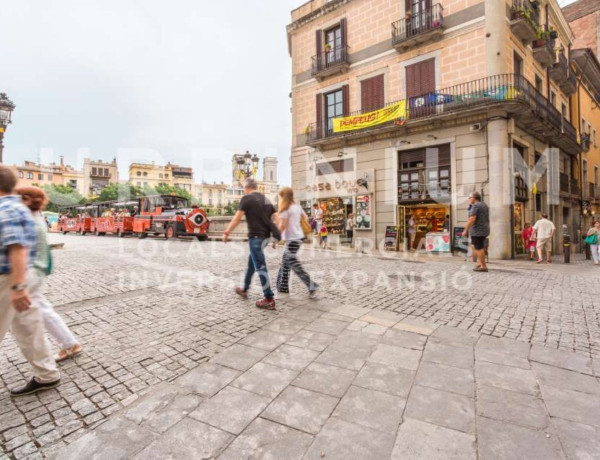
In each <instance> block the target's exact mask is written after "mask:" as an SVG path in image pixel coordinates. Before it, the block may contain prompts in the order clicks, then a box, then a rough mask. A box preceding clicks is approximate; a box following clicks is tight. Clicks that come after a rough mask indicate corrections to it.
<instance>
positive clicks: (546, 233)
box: [533, 219, 556, 239]
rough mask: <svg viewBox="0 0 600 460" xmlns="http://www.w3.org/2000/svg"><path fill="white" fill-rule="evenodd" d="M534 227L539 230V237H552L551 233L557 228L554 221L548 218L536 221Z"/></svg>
mask: <svg viewBox="0 0 600 460" xmlns="http://www.w3.org/2000/svg"><path fill="white" fill-rule="evenodd" d="M533 229H534V230H535V231H536V232H537V237H538V239H544V238H550V235H551V234H552V232H553V231H554V230H556V227H555V226H554V224H553V223H552V221H550V220H548V219H540V220H538V221H537V222H536V223H535V225H534V226H533Z"/></svg>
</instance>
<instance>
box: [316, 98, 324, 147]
mask: <svg viewBox="0 0 600 460" xmlns="http://www.w3.org/2000/svg"><path fill="white" fill-rule="evenodd" d="M322 132H323V95H322V94H317V137H318V138H321V137H322V136H321V134H322Z"/></svg>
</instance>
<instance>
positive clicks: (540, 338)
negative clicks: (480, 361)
mask: <svg viewBox="0 0 600 460" xmlns="http://www.w3.org/2000/svg"><path fill="white" fill-rule="evenodd" d="M52 240H53V242H64V243H65V248H64V249H62V250H58V251H56V255H55V259H56V261H55V262H56V264H55V266H56V273H55V274H53V275H52V276H51V277H49V279H48V283H47V285H46V287H45V290H46V293H47V296H48V298H49V299H50V300H51V301H52V302H53V303H54V304H55V305H56V306H57V310H58V311H59V312H60V313H61V314H62V315H63V317H64V318H65V320H66V321H67V323H68V324H69V326H70V327H71V328H72V330H73V332H74V333H75V334H76V335H77V336H78V337H79V338H80V339H81V342H82V344H83V345H84V348H85V353H84V354H83V355H81V356H80V357H77V358H76V359H74V360H72V361H71V362H67V363H64V364H62V365H61V369H62V371H63V380H62V384H61V386H60V387H59V388H58V389H56V390H51V391H48V392H46V393H44V394H41V395H39V396H31V397H26V398H21V399H19V400H15V401H12V400H11V399H10V398H9V397H8V395H7V390H6V387H12V386H14V385H15V384H20V383H22V382H23V381H24V379H25V378H26V377H27V376H28V375H29V374H28V373H29V367H28V364H27V363H26V362H24V360H23V358H22V357H21V355H20V353H19V352H18V350H17V349H16V347H15V345H14V343H13V342H12V341H11V339H10V336H9V337H7V338H6V339H5V341H4V342H3V343H2V348H1V349H0V446H1V450H0V458H2V457H3V456H4V455H9V456H10V457H14V458H25V457H28V456H30V457H31V458H39V457H42V456H48V455H51V454H52V453H53V452H55V451H56V450H57V449H60V448H62V447H64V446H65V445H66V444H69V443H72V442H73V441H74V440H76V439H77V438H79V437H80V436H81V435H82V434H83V433H84V432H85V431H86V430H87V429H89V428H93V427H95V426H96V425H97V424H99V423H101V422H102V421H103V420H105V419H106V417H108V416H109V415H110V414H112V413H114V412H117V411H120V410H122V409H123V408H124V407H126V406H128V405H129V404H132V403H133V402H134V401H135V400H136V399H137V398H138V397H140V396H142V395H143V394H144V393H146V392H148V391H149V390H150V389H151V388H153V387H156V386H159V385H166V384H165V383H161V382H172V381H174V380H175V379H177V378H178V377H180V376H182V375H184V374H186V373H187V372H188V371H189V370H190V369H193V368H195V367H197V366H198V365H199V364H200V363H202V362H204V361H206V360H207V359H208V358H210V357H212V356H214V355H215V354H216V353H217V352H219V351H221V350H224V349H226V348H228V347H230V346H231V345H233V344H234V343H236V342H237V341H239V340H240V339H243V338H244V337H246V336H247V335H248V334H250V333H252V332H254V331H258V330H259V329H260V328H261V327H263V326H265V325H267V324H268V323H270V322H271V321H273V320H274V319H276V318H277V317H278V315H280V314H285V312H287V311H288V310H290V309H292V308H296V307H297V306H298V305H304V304H305V303H306V302H307V298H306V295H305V293H304V288H303V287H301V286H299V285H298V283H297V280H294V282H293V285H292V290H293V291H296V292H295V293H294V292H293V293H294V295H292V296H291V297H288V296H283V297H282V298H281V299H278V307H279V311H278V312H263V311H258V310H256V309H255V308H252V307H251V306H249V303H248V302H246V301H244V300H242V299H239V298H237V297H236V296H235V294H232V287H233V286H234V285H236V284H239V283H238V281H239V279H240V277H241V276H242V274H243V271H244V268H245V264H246V258H247V255H246V252H245V247H246V246H245V244H242V243H234V244H229V245H224V244H223V243H220V242H207V243H198V242H196V241H194V242H191V241H164V240H154V239H151V238H148V239H146V240H143V241H140V240H137V239H131V238H124V239H117V238H112V237H94V236H85V237H78V236H75V235H66V236H63V235H52ZM387 256H388V255H387V254H377V253H376V254H372V255H357V254H353V253H348V252H341V253H334V252H323V251H319V250H316V251H312V250H310V249H309V248H306V249H305V250H304V253H303V255H302V258H303V260H305V262H306V267H307V269H308V270H309V271H310V272H311V273H312V274H313V275H315V277H316V278H317V279H318V280H319V282H320V283H321V284H322V285H323V286H324V287H327V289H323V290H322V292H321V293H320V295H319V299H320V302H326V303H327V304H328V305H346V306H349V305H350V306H356V307H362V308H368V309H373V308H374V309H375V310H377V311H379V310H389V311H393V312H394V313H395V314H396V317H397V318H398V319H399V320H405V319H412V318H418V319H426V320H428V321H430V322H432V323H434V324H436V325H439V324H445V325H449V326H457V327H459V328H462V329H468V330H470V331H472V332H477V333H481V334H487V335H493V336H496V337H506V338H509V339H515V340H517V341H520V342H523V343H530V342H531V343H534V344H540V345H544V346H546V347H548V348H558V349H561V350H569V351H575V352H577V353H578V354H580V355H582V356H588V357H589V356H595V357H597V356H599V355H600V326H599V318H600V306H599V304H598V302H599V300H598V299H599V294H600V292H599V291H600V287H599V286H598V270H600V269H598V268H597V267H593V266H592V265H591V264H589V263H585V262H581V261H577V262H578V263H576V264H573V265H571V266H565V265H561V264H558V263H556V264H553V265H544V266H539V265H531V264H530V263H529V262H513V261H511V262H500V263H496V264H492V266H491V267H492V271H490V273H488V274H475V276H474V275H473V274H472V273H471V272H469V270H470V268H471V267H470V265H466V264H465V263H464V261H463V259H461V258H456V257H454V258H452V257H450V258H444V257H421V256H411V257H410V258H406V259H398V258H390V257H387ZM280 257H281V249H277V250H273V249H268V250H267V258H268V262H269V266H270V267H271V270H272V272H271V278H272V279H274V278H275V273H274V272H273V271H274V270H276V269H277V268H278V265H279V258H280ZM252 294H253V295H252V296H253V297H255V298H258V297H259V294H260V291H259V289H257V287H254V288H253V291H252Z"/></svg>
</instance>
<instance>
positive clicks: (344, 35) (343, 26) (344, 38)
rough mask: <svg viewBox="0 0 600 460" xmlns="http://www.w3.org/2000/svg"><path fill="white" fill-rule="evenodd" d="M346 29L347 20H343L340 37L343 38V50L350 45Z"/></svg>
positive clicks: (341, 21)
mask: <svg viewBox="0 0 600 460" xmlns="http://www.w3.org/2000/svg"><path fill="white" fill-rule="evenodd" d="M346 29H347V27H346V18H342V19H340V35H341V36H342V48H344V47H345V46H346V45H347V44H348V41H347V40H348V36H347V30H346Z"/></svg>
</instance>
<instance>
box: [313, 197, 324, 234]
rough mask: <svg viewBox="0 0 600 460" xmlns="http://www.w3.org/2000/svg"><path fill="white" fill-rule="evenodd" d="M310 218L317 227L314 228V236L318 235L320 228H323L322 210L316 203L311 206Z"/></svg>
mask: <svg viewBox="0 0 600 460" xmlns="http://www.w3.org/2000/svg"><path fill="white" fill-rule="evenodd" d="M312 218H313V219H314V220H315V222H316V223H317V226H316V227H315V235H318V234H319V232H320V231H321V227H322V226H323V210H322V209H321V207H320V206H319V205H318V204H317V203H315V204H313V210H312Z"/></svg>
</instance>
